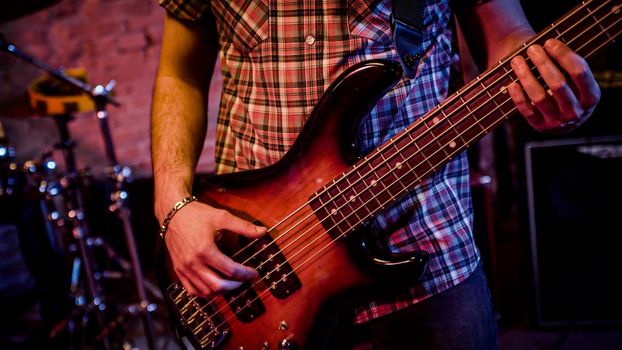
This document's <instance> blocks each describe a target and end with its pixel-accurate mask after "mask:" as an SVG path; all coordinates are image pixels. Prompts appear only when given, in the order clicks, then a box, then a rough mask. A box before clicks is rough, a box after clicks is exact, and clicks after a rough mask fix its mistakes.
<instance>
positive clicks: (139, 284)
mask: <svg viewBox="0 0 622 350" xmlns="http://www.w3.org/2000/svg"><path fill="white" fill-rule="evenodd" d="M113 87H114V82H112V83H109V84H108V85H107V86H106V87H103V86H101V85H98V86H96V87H95V92H96V98H95V108H96V110H97V119H98V120H99V127H100V131H101V133H102V136H103V138H104V144H105V148H106V156H107V157H108V161H109V163H110V164H111V167H112V169H111V171H110V178H111V179H112V180H113V181H114V184H115V190H114V192H113V193H112V194H111V195H110V199H111V204H110V205H109V207H108V208H109V210H110V211H111V212H114V213H116V214H117V216H118V217H119V219H121V222H122V224H123V231H124V233H125V243H126V245H127V249H128V252H129V255H130V262H131V264H132V270H133V272H134V284H135V287H136V292H137V294H138V304H137V305H135V307H134V308H133V309H132V310H133V311H134V312H136V311H138V312H139V313H140V314H141V316H142V318H143V326H144V329H145V335H146V338H147V346H148V347H149V349H154V348H155V344H154V341H155V334H154V326H153V318H152V317H151V312H153V311H155V310H156V306H155V304H151V303H149V301H148V299H147V293H146V292H145V283H144V277H143V274H142V270H141V268H140V261H139V258H138V250H137V249H136V242H135V240H134V237H135V236H134V229H133V228H132V222H131V211H130V208H129V207H128V205H127V204H128V202H127V200H128V197H129V196H128V193H127V191H126V185H127V180H128V178H129V177H130V176H131V174H132V172H131V169H130V168H129V167H127V166H125V167H124V166H121V165H120V164H119V163H118V162H117V157H116V154H115V150H114V144H113V141H112V135H111V134H110V127H109V125H108V111H106V101H107V100H108V97H107V96H108V95H109V93H110V91H111V90H112V88H113Z"/></svg>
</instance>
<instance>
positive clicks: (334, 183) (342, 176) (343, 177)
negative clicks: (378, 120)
mask: <svg viewBox="0 0 622 350" xmlns="http://www.w3.org/2000/svg"><path fill="white" fill-rule="evenodd" d="M605 5H606V4H602V5H600V6H599V7H597V8H596V9H595V10H593V12H596V11H599V10H600V9H601V8H602V7H604V6H605ZM582 9H583V7H580V8H576V9H575V10H574V11H571V12H570V13H569V14H567V16H566V17H565V18H569V17H571V16H572V15H574V14H576V13H577V12H578V11H580V10H582ZM584 19H585V18H584ZM582 20H583V19H582ZM580 22H581V21H580ZM575 26H576V24H575ZM593 26H594V25H592V26H591V27H593ZM591 27H590V29H591ZM572 28H573V27H570V28H569V29H568V30H570V29H572ZM553 29H555V28H549V29H548V30H546V31H543V32H542V33H540V34H539V35H536V36H534V38H532V40H531V42H536V41H537V40H540V39H541V38H542V37H544V36H545V35H548V34H549V32H551V31H552V30H553ZM568 30H566V31H565V32H564V33H563V34H565V33H567V32H568ZM563 34H560V35H559V36H560V37H561V35H563ZM525 49H526V47H523V48H520V49H519V50H518V52H520V51H523V50H525ZM518 52H517V54H518ZM513 56H515V55H511V57H513ZM526 60H527V61H529V58H528V57H527V58H526ZM507 61H508V60H507V59H506V60H505V61H500V62H499V63H500V64H499V66H498V68H502V66H503V65H504V64H505V63H507ZM496 72H497V70H496V69H493V70H491V71H489V72H486V73H487V74H486V73H485V74H483V75H481V76H478V77H477V79H476V80H474V81H473V84H470V85H467V86H466V87H464V88H463V89H461V90H463V91H460V90H459V92H460V93H457V94H454V95H453V96H450V99H447V100H446V101H445V102H443V103H442V104H440V105H439V106H438V107H437V110H436V111H438V110H440V107H441V106H443V105H445V104H447V103H452V102H453V101H454V100H456V99H458V98H460V97H461V95H462V94H464V93H466V92H467V91H468V90H470V89H471V88H473V87H475V86H476V85H477V83H478V82H479V83H481V80H483V79H486V78H488V77H489V76H491V75H492V74H493V73H496ZM505 77H507V72H506V74H504V75H502V76H501V77H500V78H499V79H497V80H496V81H495V82H493V83H492V85H494V84H496V83H498V82H499V81H500V80H501V79H503V78H505ZM484 92H487V91H485V90H484V91H480V92H478V93H477V94H476V95H474V96H473V97H472V98H470V99H469V100H467V101H464V100H463V101H462V102H463V105H462V106H460V107H464V106H465V105H467V104H468V103H469V102H471V101H472V100H474V99H476V98H478V97H480V96H481V95H482V94H483V93H484ZM486 105H487V103H484V104H482V105H481V106H478V109H479V108H480V107H484V106H486ZM436 111H435V110H432V111H430V112H436ZM456 111H461V109H460V108H457V109H456V110H455V111H452V112H451V113H449V115H445V114H444V117H443V118H439V120H440V121H444V120H445V119H449V118H451V117H452V116H453V115H454V114H455V113H454V112H456ZM433 115H434V113H429V115H425V116H423V117H422V118H420V119H418V120H417V121H415V122H413V124H412V125H410V126H409V127H407V128H406V129H405V131H409V130H411V129H414V128H416V127H419V125H418V124H420V123H425V122H426V121H429V120H430V119H431V118H432V116H433ZM438 124H440V122H439V123H438ZM436 126H437V124H435V125H433V126H432V128H434V127H436ZM428 131H431V129H430V128H429V127H428ZM404 136H408V135H406V133H400V134H398V135H396V136H395V137H394V139H391V140H389V141H388V142H387V143H386V145H385V146H387V147H388V146H390V145H392V144H393V145H394V144H395V143H396V142H398V141H400V139H401V138H402V137H404ZM423 136H425V134H421V135H417V139H419V138H420V137H423ZM427 146H429V144H428V145H426V146H424V148H425V147H427ZM381 148H382V149H384V148H385V147H381ZM377 151H379V150H377ZM378 155H380V156H382V153H380V152H375V153H372V154H370V155H368V156H367V157H364V159H363V161H364V162H363V163H361V164H358V165H359V166H361V165H365V164H369V162H370V161H371V160H373V158H374V157H375V156H378ZM394 155H395V154H393V155H391V157H393V156H394ZM385 163H386V160H383V162H382V163H380V164H379V165H378V166H377V167H376V168H374V169H371V171H370V172H368V173H367V174H366V175H364V176H362V177H361V178H364V177H366V176H368V175H369V174H370V173H373V172H374V171H375V170H376V169H378V167H381V166H383V165H384V164H385ZM356 166H357V165H355V166H354V167H352V168H351V169H348V170H350V171H349V172H346V173H343V174H340V175H339V178H337V179H335V180H333V181H332V183H330V184H327V185H325V186H328V187H325V188H324V189H322V190H321V191H319V192H317V193H315V194H314V197H312V198H311V199H310V200H309V201H308V202H307V203H304V204H303V205H301V206H300V207H299V208H297V209H296V210H294V211H292V213H290V214H289V215H288V216H286V217H284V218H283V219H282V220H280V221H279V222H277V223H275V224H274V226H273V227H272V228H270V229H269V230H267V233H269V232H271V231H272V229H273V228H276V227H278V226H280V225H281V224H283V223H285V222H286V221H287V220H289V219H290V218H292V216H293V215H295V214H297V213H298V212H300V211H301V210H303V209H304V208H306V207H307V205H308V204H309V202H312V201H314V200H316V199H319V198H320V197H321V196H322V195H323V194H325V193H327V192H328V191H330V190H331V189H333V188H335V186H337V189H338V190H339V191H340V193H338V194H337V196H338V195H341V194H343V192H344V191H342V190H341V189H339V188H338V185H339V184H340V183H343V182H342V180H346V181H347V179H348V177H349V176H350V175H352V174H353V173H354V171H356V170H357V167H356ZM361 178H359V179H357V182H359V180H361ZM327 204H328V203H327ZM324 207H326V204H323V205H321V206H320V207H319V208H318V209H323V208H324ZM316 212H317V210H316ZM312 214H313V213H312ZM312 214H311V215H312ZM308 218H309V217H306V218H304V219H302V220H301V221H304V220H306V219H308ZM288 233H289V232H287V231H286V232H283V233H281V234H280V235H279V236H277V237H276V238H275V239H274V242H272V243H270V244H273V243H277V241H278V240H279V239H281V238H282V237H283V236H285V235H286V234H288ZM253 243H254V242H250V243H249V244H247V245H246V246H244V247H242V248H241V249H240V250H238V251H237V252H236V253H235V254H233V255H232V258H235V257H237V256H238V254H240V253H242V252H243V251H245V250H246V249H248V248H250V247H252V245H253ZM261 252H262V250H259V251H257V252H256V253H255V254H253V255H252V256H251V257H249V258H247V260H246V261H245V262H244V263H247V262H248V261H250V260H251V259H252V258H254V257H256V255H257V254H259V253H261Z"/></svg>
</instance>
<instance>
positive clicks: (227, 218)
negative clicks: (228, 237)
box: [221, 212, 267, 238]
mask: <svg viewBox="0 0 622 350" xmlns="http://www.w3.org/2000/svg"><path fill="white" fill-rule="evenodd" d="M221 228H222V229H224V230H227V231H231V232H233V233H237V234H239V235H242V236H245V237H248V238H258V237H261V236H263V235H264V234H265V233H266V231H267V230H266V228H265V227H263V226H257V225H255V224H252V223H251V222H249V221H246V220H244V219H240V218H239V217H237V216H235V215H233V214H231V213H228V212H227V213H226V214H225V215H224V220H223V221H222V225H221Z"/></svg>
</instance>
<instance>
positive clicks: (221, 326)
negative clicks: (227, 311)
mask: <svg viewBox="0 0 622 350" xmlns="http://www.w3.org/2000/svg"><path fill="white" fill-rule="evenodd" d="M166 298H167V299H168V300H167V301H168V303H169V305H171V309H172V311H173V312H174V313H175V314H176V316H177V319H178V320H179V325H180V327H181V330H182V333H183V335H185V336H186V337H187V338H188V340H190V342H191V343H192V345H193V346H194V347H196V348H197V349H202V350H213V349H216V348H217V347H218V346H219V345H220V344H221V343H222V342H224V341H225V340H226V339H227V338H228V336H229V335H230V334H231V329H230V328H229V325H228V324H227V322H226V321H225V319H224V317H222V315H220V314H219V313H218V310H217V306H216V303H215V302H214V301H213V299H207V300H206V299H203V298H199V297H193V296H190V295H189V294H188V292H187V291H186V289H185V288H184V287H183V286H182V284H181V283H180V282H175V283H173V284H172V285H170V286H169V287H168V288H167V289H166Z"/></svg>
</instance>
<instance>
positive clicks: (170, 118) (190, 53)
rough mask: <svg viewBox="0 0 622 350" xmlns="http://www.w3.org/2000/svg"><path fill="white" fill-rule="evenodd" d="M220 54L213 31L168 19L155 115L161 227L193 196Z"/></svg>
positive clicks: (157, 207) (155, 169) (153, 137)
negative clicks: (174, 209)
mask: <svg viewBox="0 0 622 350" xmlns="http://www.w3.org/2000/svg"><path fill="white" fill-rule="evenodd" d="M217 52H218V46H217V44H216V43H215V34H214V29H213V26H210V25H209V24H206V23H187V22H180V21H178V20H176V19H174V18H171V17H170V16H167V17H166V18H165V22H164V31H163V43H162V52H161V56H160V62H159V66H158V73H157V76H156V81H155V87H154V92H153V103H152V110H151V158H152V165H153V176H154V187H155V193H154V200H155V201H154V209H155V214H156V217H157V218H158V220H160V222H161V221H162V219H163V218H164V217H165V216H166V214H167V212H168V211H169V210H170V209H171V207H172V206H173V205H174V204H175V203H176V202H177V201H179V200H181V199H182V198H184V197H187V196H188V195H189V194H190V192H191V189H192V181H193V178H194V170H195V168H196V164H197V161H198V158H199V156H200V153H201V149H202V146H203V142H204V139H205V132H206V127H207V122H206V118H207V116H206V110H207V91H208V87H209V81H210V78H211V75H212V71H213V68H214V63H215V60H216V56H217Z"/></svg>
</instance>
